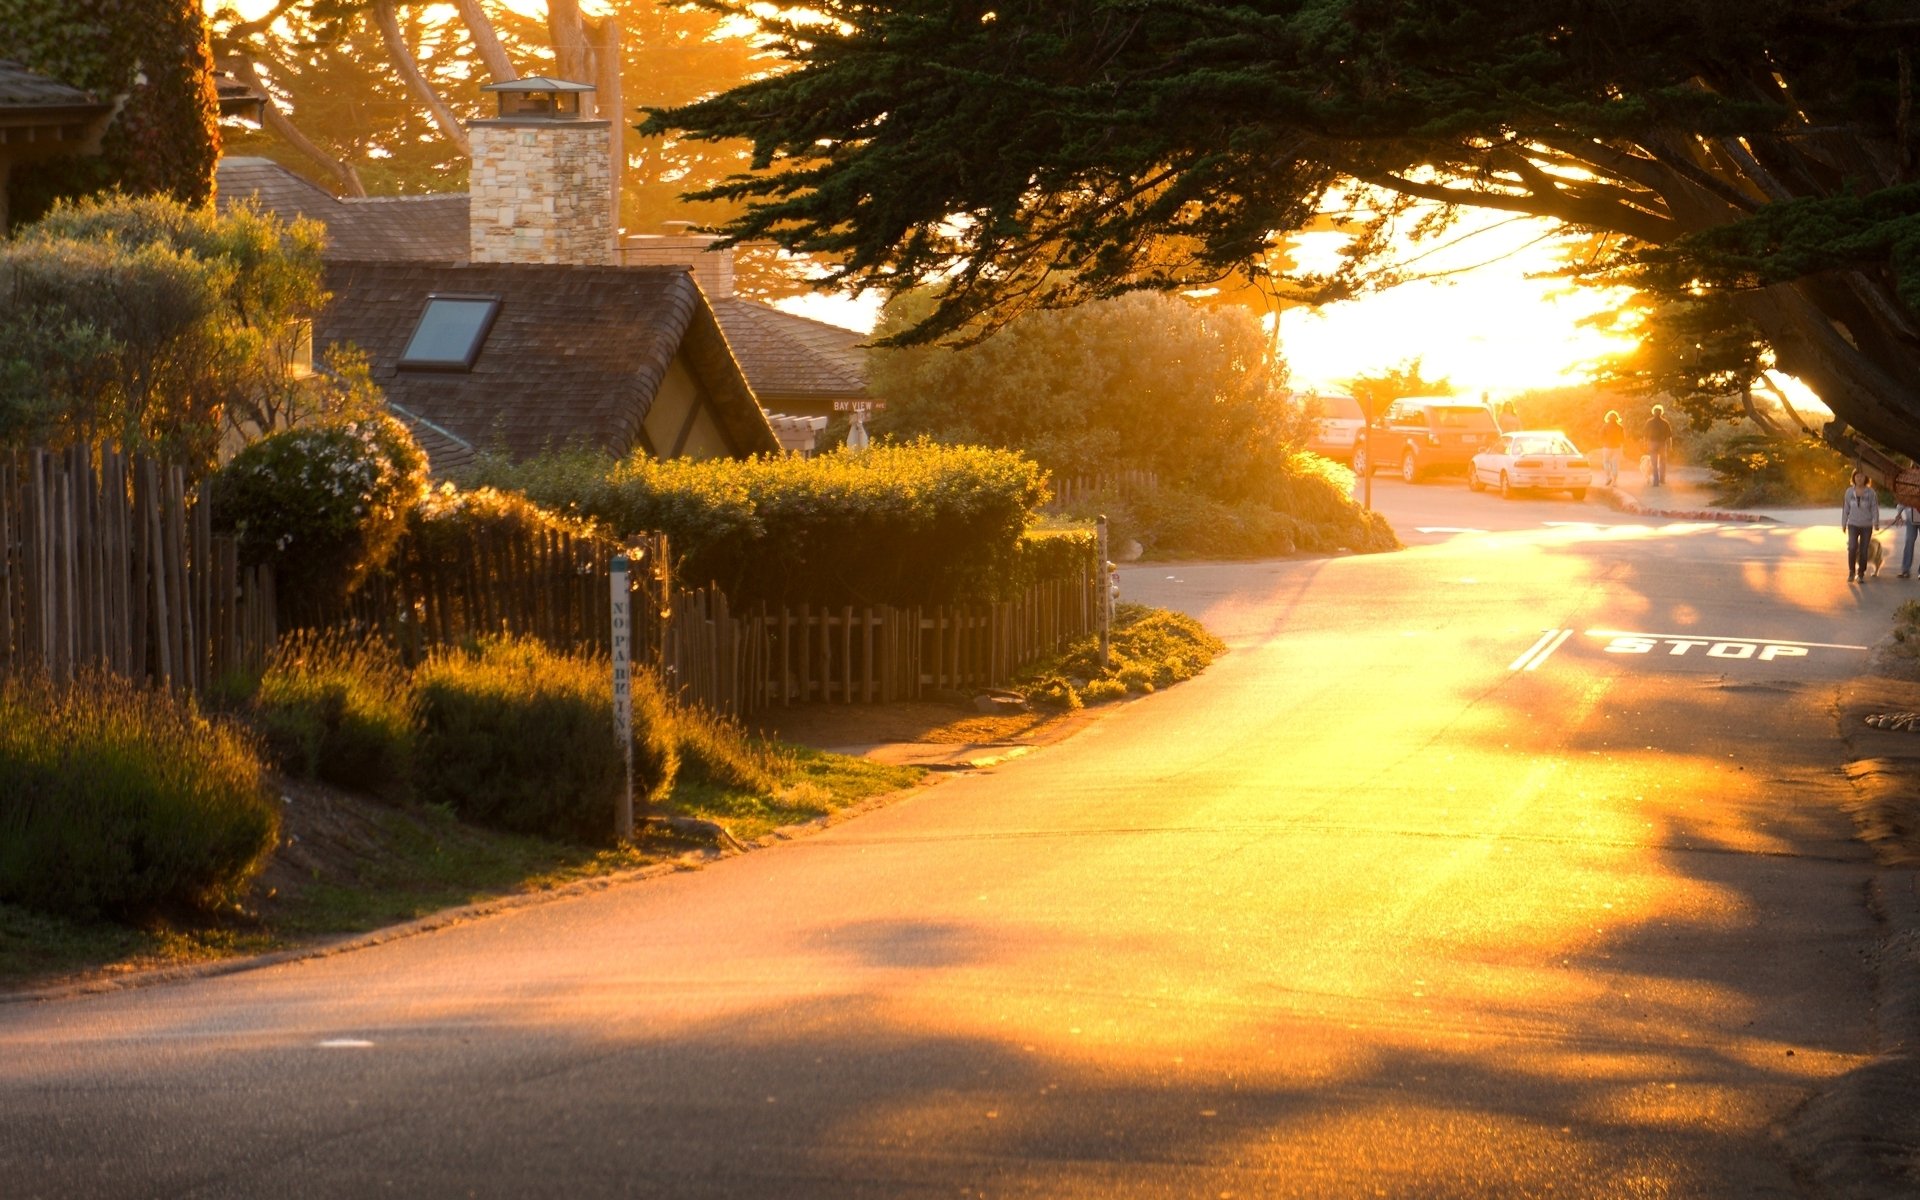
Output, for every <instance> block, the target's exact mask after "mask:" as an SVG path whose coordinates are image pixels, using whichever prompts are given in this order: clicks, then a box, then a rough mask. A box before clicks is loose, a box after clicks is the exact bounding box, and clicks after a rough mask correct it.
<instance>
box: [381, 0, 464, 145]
mask: <svg viewBox="0 0 1920 1200" xmlns="http://www.w3.org/2000/svg"><path fill="white" fill-rule="evenodd" d="M373 19H374V21H375V22H376V23H377V24H378V25H379V26H380V36H381V38H382V39H383V40H384V41H385V42H386V43H387V56H388V58H390V59H391V60H392V62H393V68H394V70H396V71H398V72H400V78H402V79H404V80H406V82H407V87H408V89H409V90H410V91H412V92H413V94H414V96H415V97H416V98H417V99H418V100H419V101H420V103H421V104H423V105H425V106H426V109H427V115H428V116H430V117H432V118H433V123H434V125H435V126H436V127H438V129H439V130H440V136H441V137H444V138H446V139H447V141H448V142H450V143H452V145H453V147H454V149H456V150H458V151H460V153H461V154H463V155H465V156H466V157H468V158H472V157H473V145H472V143H471V142H469V141H468V140H467V131H466V130H465V129H463V128H461V126H460V118H458V117H456V116H454V115H453V110H452V109H450V108H448V107H447V105H446V102H445V101H444V100H442V99H440V94H439V93H438V92H436V91H434V90H433V84H431V83H429V82H428V81H427V77H426V75H424V74H423V73H421V70H420V64H419V63H417V62H415V61H414V59H413V51H412V50H410V49H408V47H407V39H406V38H405V37H404V36H402V35H401V33H400V18H399V16H398V15H397V14H396V12H395V8H394V0H374V5H373Z"/></svg>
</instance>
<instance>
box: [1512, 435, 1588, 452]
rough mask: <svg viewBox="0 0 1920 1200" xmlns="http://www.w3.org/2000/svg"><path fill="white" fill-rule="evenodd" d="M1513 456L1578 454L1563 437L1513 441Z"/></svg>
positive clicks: (1517, 439) (1530, 438)
mask: <svg viewBox="0 0 1920 1200" xmlns="http://www.w3.org/2000/svg"><path fill="white" fill-rule="evenodd" d="M1513 452H1514V453H1515V454H1578V453H1580V452H1579V451H1578V450H1575V449H1574V448H1573V443H1572V442H1570V441H1568V440H1567V439H1565V438H1563V437H1529V438H1515V439H1513Z"/></svg>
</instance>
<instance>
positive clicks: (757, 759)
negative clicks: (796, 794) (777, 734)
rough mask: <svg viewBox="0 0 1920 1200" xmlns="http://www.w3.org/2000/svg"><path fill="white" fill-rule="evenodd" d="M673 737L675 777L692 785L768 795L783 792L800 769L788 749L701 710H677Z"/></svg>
mask: <svg viewBox="0 0 1920 1200" xmlns="http://www.w3.org/2000/svg"><path fill="white" fill-rule="evenodd" d="M673 737H674V745H675V747H676V749H677V750H678V752H679V755H680V774H681V776H682V777H683V778H686V779H688V780H690V781H693V782H705V783H711V784H714V785H716V786H719V787H723V788H738V789H742V790H745V791H749V792H753V793H755V794H757V795H762V796H773V795H776V794H778V793H780V792H783V791H785V790H787V786H788V785H787V780H788V779H789V778H790V777H791V776H793V775H795V774H796V773H797V772H798V771H799V769H800V763H799V758H798V757H797V756H796V755H795V753H794V752H793V750H792V749H790V748H788V747H785V746H782V745H780V744H779V743H777V742H769V741H765V740H763V739H761V738H757V737H753V736H751V735H749V734H748V733H746V731H744V730H743V729H741V728H740V726H739V725H737V724H735V723H734V722H732V721H729V720H727V719H726V718H724V717H718V716H715V715H713V714H712V713H709V712H707V711H706V710H705V709H701V708H681V709H676V710H675V711H674V714H673Z"/></svg>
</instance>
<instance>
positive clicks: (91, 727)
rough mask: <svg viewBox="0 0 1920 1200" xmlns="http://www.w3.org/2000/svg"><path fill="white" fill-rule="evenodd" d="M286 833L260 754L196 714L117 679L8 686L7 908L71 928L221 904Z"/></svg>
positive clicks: (4, 688) (3, 861) (2, 705)
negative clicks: (52, 915) (98, 918)
mask: <svg viewBox="0 0 1920 1200" xmlns="http://www.w3.org/2000/svg"><path fill="white" fill-rule="evenodd" d="M279 829H280V824H279V813H278V812H277V811H276V810H275V808H274V807H273V804H272V799H271V797H270V796H269V795H268V794H267V793H266V792H265V791H264V789H263V787H262V782H261V765H260V761H259V759H258V757H257V756H256V755H255V753H254V751H253V748H252V746H251V745H249V743H248V742H247V740H246V739H245V738H244V737H242V736H241V735H240V734H238V733H237V732H235V731H234V730H232V729H229V728H226V727H223V726H219V725H214V724H211V723H209V722H208V721H206V720H205V719H203V718H202V717H201V716H200V715H199V714H198V712H196V711H195V710H194V709H193V707H192V706H191V705H190V704H188V703H187V702H185V701H182V700H178V699H176V698H174V697H172V696H170V695H168V694H166V693H162V692H153V691H146V690H142V689H140V688H137V687H135V686H134V685H132V684H130V683H126V682H124V681H121V680H117V679H113V678H108V677H99V678H91V677H90V678H85V679H82V680H80V681H78V682H76V683H74V684H72V685H70V686H67V687H65V688H58V687H55V686H53V685H51V684H48V683H46V682H44V681H30V680H24V679H20V678H12V679H8V680H6V681H4V682H0V899H5V900H10V901H15V902H18V903H20V904H24V905H27V906H29V907H33V908H39V909H45V910H48V911H51V912H59V913H66V914H70V915H75V916H89V915H93V914H95V913H100V912H106V913H111V914H115V915H127V914H134V913H139V912H141V911H144V910H148V909H152V908H154V907H157V906H164V905H177V904H187V905H196V906H207V905H212V904H214V903H217V902H219V901H221V900H223V899H225V898H226V897H228V896H230V895H232V894H233V893H234V892H235V891H237V890H238V889H239V887H240V886H241V885H242V884H244V883H245V882H246V881H247V880H248V879H249V878H251V877H252V876H253V874H254V873H255V872H256V871H258V870H259V868H260V867H261V865H262V864H263V863H264V861H265V858H266V856H267V854H268V852H269V851H270V850H271V849H272V848H273V846H274V844H275V841H276V840H277V838H278V836H279Z"/></svg>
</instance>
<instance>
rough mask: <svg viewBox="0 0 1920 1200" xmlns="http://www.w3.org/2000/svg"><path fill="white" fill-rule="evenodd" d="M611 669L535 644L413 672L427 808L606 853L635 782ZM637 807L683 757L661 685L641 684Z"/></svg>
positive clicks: (491, 647)
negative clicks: (628, 771)
mask: <svg viewBox="0 0 1920 1200" xmlns="http://www.w3.org/2000/svg"><path fill="white" fill-rule="evenodd" d="M611 679H612V668H611V666H610V665H609V662H608V660H607V659H606V658H605V657H602V656H579V655H572V656H570V655H562V654H558V653H556V652H554V651H552V650H549V649H547V648H546V647H545V646H543V645H541V644H540V643H539V642H536V641H533V640H531V639H495V640H490V641H487V642H485V643H482V644H481V645H479V646H477V647H475V648H473V649H471V650H445V651H441V652H439V653H436V654H434V655H433V656H431V657H430V658H428V659H427V660H426V661H425V662H423V663H422V664H421V665H420V666H419V667H418V668H416V669H415V671H414V677H413V687H414V705H415V712H416V713H417V715H418V718H419V722H420V726H419V741H418V747H417V750H416V753H415V759H414V763H415V771H414V785H415V791H416V793H417V794H418V795H419V797H420V798H421V799H422V800H425V801H427V802H429V803H437V804H445V805H447V806H448V807H449V808H451V809H453V810H454V811H455V812H457V813H459V814H460V815H461V816H462V817H464V818H467V819H470V820H473V821H475V822H477V823H480V824H483V825H492V826H494V827H496V828H501V829H507V830H512V831H514V832H516V833H530V834H539V835H542V836H547V837H565V838H571V839H573V840H575V841H581V842H587V843H592V844H601V843H606V842H610V841H612V840H613V838H614V835H615V827H614V812H615V806H616V805H617V803H618V801H619V797H620V790H621V787H622V782H623V780H624V778H625V765H624V761H623V759H622V756H621V747H620V743H619V740H618V738H617V737H616V736H615V734H614V730H613V700H612V696H611V694H610V691H611V687H610V680H611ZM633 702H634V703H633V708H634V714H633V740H634V804H635V806H636V807H639V806H641V805H645V804H648V803H651V802H654V801H657V800H658V799H660V798H662V797H664V796H665V795H666V793H667V792H668V790H669V789H671V787H672V786H673V778H674V773H675V771H676V770H677V767H678V760H677V755H676V750H675V746H674V735H673V720H672V715H671V713H670V712H669V711H668V709H667V704H666V700H665V698H664V697H663V696H662V695H661V694H660V691H659V689H658V687H657V686H656V685H655V684H654V683H653V680H652V677H651V676H650V675H648V674H647V673H645V672H635V674H634V682H633Z"/></svg>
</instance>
